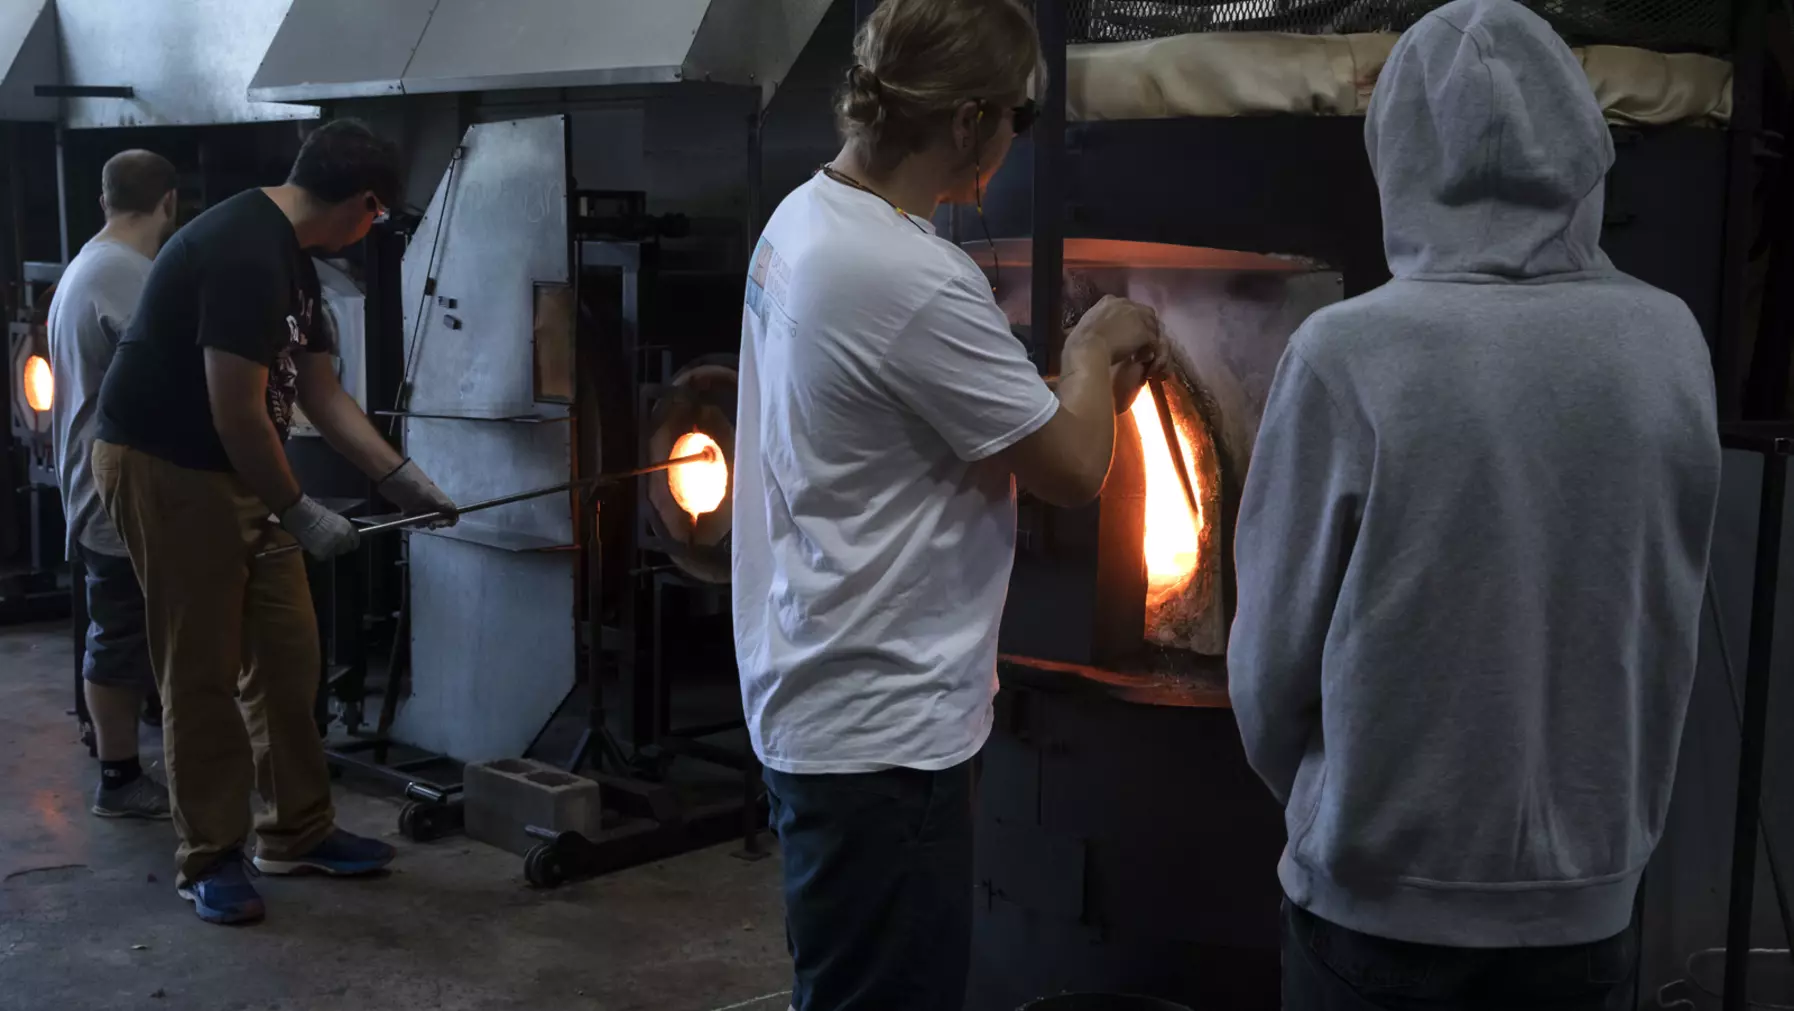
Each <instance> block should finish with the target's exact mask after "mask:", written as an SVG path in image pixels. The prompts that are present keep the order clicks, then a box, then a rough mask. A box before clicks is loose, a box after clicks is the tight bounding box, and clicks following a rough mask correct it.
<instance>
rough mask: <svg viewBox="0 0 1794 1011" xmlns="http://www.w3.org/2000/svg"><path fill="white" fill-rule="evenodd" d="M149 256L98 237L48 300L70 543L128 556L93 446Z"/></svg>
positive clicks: (54, 417) (54, 419)
mask: <svg viewBox="0 0 1794 1011" xmlns="http://www.w3.org/2000/svg"><path fill="white" fill-rule="evenodd" d="M149 271H150V260H149V258H148V257H146V256H144V255H143V254H142V253H139V252H137V251H136V250H135V249H132V248H131V247H129V246H126V245H124V244H123V243H119V242H114V241H112V240H110V239H95V240H93V241H91V242H89V243H88V244H87V245H86V246H85V247H83V248H82V250H81V252H80V253H79V254H78V255H77V256H76V257H75V259H74V262H72V263H70V264H69V265H68V269H67V270H65V271H63V273H62V281H61V283H60V284H58V285H57V287H56V294H55V296H54V297H53V298H52V299H51V301H50V318H49V334H50V368H51V371H52V373H53V374H54V375H55V379H56V388H55V398H54V400H53V401H52V402H51V405H50V420H51V423H52V428H53V429H54V432H53V434H54V437H55V440H56V475H57V483H58V484H59V485H60V486H61V489H62V510H63V514H64V515H65V516H66V517H67V520H68V543H67V545H66V550H67V551H68V553H69V554H70V555H71V556H72V555H73V554H74V550H75V545H76V544H77V543H79V544H81V545H82V546H83V547H85V548H87V549H88V550H89V551H96V552H99V553H100V554H105V555H115V556H119V555H123V554H124V553H125V545H124V542H123V541H122V540H120V539H119V536H118V531H116V530H114V529H113V527H112V521H111V520H109V519H107V518H106V510H105V509H104V508H102V507H101V505H100V501H99V495H98V493H97V492H96V491H95V489H94V485H93V471H92V470H91V468H90V467H89V465H88V458H89V456H90V454H91V452H92V449H93V438H94V427H95V421H96V420H97V418H96V413H97V412H96V408H97V407H98V405H99V393H100V380H101V379H104V378H105V376H106V368H107V366H109V365H111V364H112V353H113V351H115V350H116V349H117V348H118V339H119V337H120V336H122V335H123V334H124V332H125V327H126V325H127V324H129V323H130V321H131V314H132V313H133V312H135V311H136V309H137V298H138V296H139V295H141V294H142V293H143V283H144V281H145V280H146V279H148V277H149Z"/></svg>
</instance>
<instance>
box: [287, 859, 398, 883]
mask: <svg viewBox="0 0 1794 1011" xmlns="http://www.w3.org/2000/svg"><path fill="white" fill-rule="evenodd" d="M253 862H254V863H255V869H256V870H258V871H261V872H262V873H263V874H270V875H273V876H274V877H287V876H290V875H295V874H324V875H328V876H329V877H333V878H359V877H365V876H366V875H369V874H373V873H375V872H376V871H383V870H385V869H386V868H387V866H388V865H390V864H391V863H392V857H387V858H386V859H384V860H362V861H360V862H357V863H324V862H322V861H316V860H268V859H265V858H263V857H256V858H255V860H254V861H253Z"/></svg>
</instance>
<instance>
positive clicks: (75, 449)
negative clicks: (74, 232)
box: [48, 151, 175, 819]
mask: <svg viewBox="0 0 1794 1011" xmlns="http://www.w3.org/2000/svg"><path fill="white" fill-rule="evenodd" d="M101 180H102V182H101V185H102V192H101V197H100V203H101V206H102V207H103V208H104V209H105V211H106V227H105V228H103V229H101V230H100V233H99V234H98V235H95V236H94V237H93V238H92V239H91V240H89V241H88V243H87V245H86V246H84V247H82V249H81V252H80V253H79V254H78V255H77V256H76V257H75V259H74V260H73V261H72V262H71V263H70V264H69V265H68V267H67V269H65V270H64V271H63V274H62V280H61V282H60V283H59V284H58V285H57V288H56V293H55V296H54V297H53V298H52V299H51V301H50V314H49V321H48V324H49V336H50V364H51V373H52V375H53V376H54V379H55V389H54V396H53V399H52V401H51V405H50V418H51V422H52V425H51V427H52V433H53V436H54V438H55V444H56V475H57V483H58V484H59V485H60V487H61V491H62V509H63V515H64V516H65V517H66V518H67V527H68V542H67V545H66V548H67V551H68V557H69V558H70V559H71V560H75V559H79V560H80V562H81V564H82V567H83V568H84V569H85V570H86V574H87V579H86V587H85V592H86V595H87V612H88V619H89V625H88V630H87V644H86V656H85V657H84V658H83V659H82V667H81V673H82V677H83V679H84V680H85V681H86V685H85V686H84V687H85V692H86V696H87V708H88V712H89V714H90V715H91V716H92V718H93V725H94V738H95V750H96V751H97V752H98V754H99V759H100V783H99V785H98V786H97V787H95V789H94V800H93V807H92V810H93V813H94V814H96V815H99V816H101V817H106V818H156V819H161V818H167V817H168V816H169V806H168V791H167V790H166V789H165V788H164V787H163V786H162V785H161V784H160V783H157V782H156V781H155V780H153V779H150V778H149V777H148V776H145V775H143V768H142V765H141V763H140V762H139V760H138V757H137V748H138V740H137V714H138V712H139V711H140V710H141V707H142V704H143V698H144V694H145V693H146V692H147V691H149V690H150V688H151V687H152V686H153V685H154V684H155V674H154V672H153V670H152V668H151V665H150V655H149V643H148V641H147V638H146V633H145V625H144V610H143V592H142V591H141V590H140V589H139V588H138V584H137V576H136V573H135V572H133V571H132V569H131V559H130V556H129V555H128V554H126V552H125V545H124V542H123V541H122V540H120V539H119V536H118V531H117V530H115V529H113V526H112V521H111V520H110V519H108V518H107V517H106V510H105V508H104V507H103V506H101V504H100V500H99V495H98V494H97V492H96V489H95V488H94V482H93V473H92V470H91V469H90V466H89V461H88V458H89V454H90V452H91V450H92V447H93V439H94V429H95V423H96V421H97V417H96V414H97V411H96V408H97V407H98V403H99V392H100V380H102V379H104V378H105V376H106V368H107V367H108V366H109V365H111V364H112V354H113V351H114V350H116V349H117V347H118V341H119V338H120V337H121V336H123V334H124V332H125V326H126V324H128V323H129V322H130V319H131V315H132V313H133V312H135V311H136V308H137V299H138V296H139V295H141V294H142V292H143V285H144V281H145V280H146V279H147V278H148V277H149V271H150V261H151V258H152V257H154V256H155V255H156V253H157V251H158V250H160V249H161V246H162V243H163V242H164V241H166V240H167V239H168V237H169V235H171V234H173V232H174V221H175V169H174V166H173V165H172V164H170V163H169V162H168V160H167V159H166V158H163V157H162V156H161V155H158V154H153V153H151V152H149V151H125V152H122V153H120V154H117V155H114V156H113V157H112V159H111V160H109V161H108V162H107V163H106V167H105V169H104V170H103V172H102V176H101Z"/></svg>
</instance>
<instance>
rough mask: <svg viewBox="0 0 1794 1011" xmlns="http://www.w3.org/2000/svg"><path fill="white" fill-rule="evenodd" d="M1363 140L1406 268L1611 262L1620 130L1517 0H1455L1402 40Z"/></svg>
mask: <svg viewBox="0 0 1794 1011" xmlns="http://www.w3.org/2000/svg"><path fill="white" fill-rule="evenodd" d="M1364 142H1365V147H1366V148H1367V149H1368V150H1369V153H1370V163H1371V168H1372V170H1373V171H1374V172H1375V173H1376V178H1377V189H1378V192H1379V194H1380V195H1381V197H1382V204H1383V248H1384V252H1385V255H1386V256H1387V257H1388V260H1389V270H1390V272H1391V273H1392V274H1394V275H1395V276H1396V277H1398V278H1411V277H1427V276H1441V275H1443V276H1452V275H1465V274H1473V275H1493V276H1497V277H1505V278H1536V277H1544V276H1547V275H1551V274H1562V273H1568V272H1575V271H1585V270H1598V269H1603V268H1607V267H1609V266H1610V264H1609V262H1608V260H1607V256H1606V254H1604V253H1602V252H1601V246H1600V238H1601V214H1602V203H1603V187H1602V181H1603V180H1604V179H1605V178H1606V175H1607V170H1608V169H1609V168H1610V167H1611V166H1612V165H1613V138H1612V137H1611V135H1610V134H1609V133H1608V130H1607V124H1606V122H1605V121H1604V119H1603V117H1602V115H1601V107H1600V104H1599V103H1598V102H1597V101H1596V100H1595V96H1594V92H1593V90H1592V89H1590V87H1589V84H1588V77H1587V76H1586V75H1585V74H1584V72H1583V70H1582V66H1581V65H1580V64H1579V63H1577V61H1576V57H1575V55H1574V54H1572V53H1571V52H1570V48H1569V46H1567V45H1566V44H1565V43H1564V41H1563V40H1562V39H1561V38H1559V37H1558V35H1557V33H1556V32H1555V31H1553V30H1552V29H1551V26H1550V25H1548V24H1546V23H1545V21H1544V20H1543V19H1542V18H1540V17H1539V16H1538V15H1536V14H1534V13H1532V12H1531V11H1529V10H1527V9H1526V8H1525V7H1522V6H1521V5H1520V4H1518V3H1515V2H1513V0H1455V2H1453V3H1449V4H1447V5H1445V6H1444V7H1441V8H1439V9H1437V10H1435V11H1433V12H1432V13H1430V14H1428V15H1427V16H1426V17H1425V18H1424V19H1422V20H1421V21H1420V23H1418V24H1417V25H1415V26H1414V27H1413V28H1412V29H1410V30H1409V31H1408V32H1407V33H1406V34H1404V35H1403V36H1402V38H1401V41H1399V42H1398V43H1396V46H1395V48H1394V50H1392V51H1391V52H1390V54H1389V61H1388V63H1387V64H1386V65H1385V67H1384V69H1383V73H1382V76H1381V77H1380V78H1379V79H1378V81H1377V85H1376V90H1375V92H1374V93H1373V95H1372V96H1371V103H1370V109H1369V112H1368V113H1367V115H1366V118H1365V123H1364Z"/></svg>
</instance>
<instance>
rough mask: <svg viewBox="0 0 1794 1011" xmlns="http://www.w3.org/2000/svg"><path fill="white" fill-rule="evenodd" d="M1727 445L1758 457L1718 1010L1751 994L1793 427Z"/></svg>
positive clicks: (1726, 437) (1745, 431)
mask: <svg viewBox="0 0 1794 1011" xmlns="http://www.w3.org/2000/svg"><path fill="white" fill-rule="evenodd" d="M1721 442H1722V443H1723V444H1724V445H1725V446H1726V447H1728V448H1731V449H1743V450H1748V451H1750V452H1754V453H1757V454H1759V455H1760V456H1761V457H1762V460H1763V484H1762V491H1761V493H1760V494H1759V497H1758V500H1757V502H1758V505H1757V546H1756V566H1755V573H1754V575H1753V579H1752V584H1751V600H1750V639H1749V646H1748V648H1747V650H1746V652H1745V657H1744V704H1743V707H1742V708H1743V711H1742V712H1741V713H1740V725H1739V747H1738V790H1737V795H1736V800H1735V801H1734V809H1733V812H1734V817H1733V821H1732V871H1731V884H1730V899H1729V902H1728V905H1727V919H1726V943H1725V987H1724V996H1723V997H1722V999H1721V1000H1722V1003H1721V1005H1720V1006H1721V1007H1722V1008H1724V1011H1744V1009H1745V1008H1746V1007H1748V1006H1749V1001H1748V1000H1747V997H1748V995H1749V993H1750V925H1751V915H1752V913H1753V912H1754V904H1755V898H1756V882H1757V835H1758V828H1759V825H1760V822H1761V818H1762V802H1763V798H1762V792H1763V750H1764V743H1765V740H1766V735H1767V732H1768V721H1769V689H1770V664H1771V662H1772V661H1773V653H1774V648H1775V604H1776V594H1777V591H1778V590H1779V588H1780V586H1779V584H1780V576H1781V553H1782V517H1783V510H1784V507H1785V505H1786V503H1787V490H1788V465H1789V461H1790V459H1791V458H1794V427H1791V426H1787V425H1779V426H1776V429H1775V430H1773V431H1764V430H1762V429H1761V428H1759V427H1754V426H1740V427H1739V428H1737V429H1733V430H1729V431H1722V433H1721Z"/></svg>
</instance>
